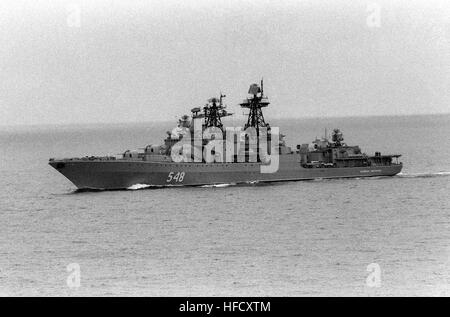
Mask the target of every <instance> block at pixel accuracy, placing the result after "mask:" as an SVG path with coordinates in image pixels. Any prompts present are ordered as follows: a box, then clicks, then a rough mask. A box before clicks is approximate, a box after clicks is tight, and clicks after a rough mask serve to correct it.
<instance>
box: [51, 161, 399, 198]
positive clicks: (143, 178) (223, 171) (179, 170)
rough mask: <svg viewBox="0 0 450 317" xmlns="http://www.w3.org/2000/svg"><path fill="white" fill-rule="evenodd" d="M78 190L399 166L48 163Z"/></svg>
mask: <svg viewBox="0 0 450 317" xmlns="http://www.w3.org/2000/svg"><path fill="white" fill-rule="evenodd" d="M49 164H50V165H51V166H52V167H54V168H55V169H57V170H58V171H59V172H60V173H62V174H63V175H64V176H65V177H67V178H68V179H69V180H70V181H71V182H72V183H73V184H74V185H75V186H76V187H77V188H79V189H107V190H111V189H124V188H129V187H131V186H133V185H138V184H142V185H151V186H195V185H207V184H239V183H248V182H275V181H296V180H310V179H317V178H351V177H373V176H393V175H396V174H398V173H399V172H400V171H401V169H402V164H392V165H383V166H368V167H347V168H335V167H329V168H304V167H302V166H301V165H300V163H299V161H298V157H297V156H296V155H281V156H280V165H279V169H278V171H277V172H276V173H268V174H265V173H261V172H260V163H212V164H205V163H173V162H153V161H142V160H136V161H133V160H106V161H102V160H87V159H79V160H54V161H50V163H49Z"/></svg>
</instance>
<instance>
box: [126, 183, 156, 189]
mask: <svg viewBox="0 0 450 317" xmlns="http://www.w3.org/2000/svg"><path fill="white" fill-rule="evenodd" d="M153 186H154V185H148V184H134V185H131V186H130V187H128V188H127V189H129V190H139V189H144V188H149V187H153Z"/></svg>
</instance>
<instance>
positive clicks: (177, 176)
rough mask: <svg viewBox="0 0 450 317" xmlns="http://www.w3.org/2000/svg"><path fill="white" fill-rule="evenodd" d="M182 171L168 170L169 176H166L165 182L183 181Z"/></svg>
mask: <svg viewBox="0 0 450 317" xmlns="http://www.w3.org/2000/svg"><path fill="white" fill-rule="evenodd" d="M184 174H185V173H184V172H177V173H175V172H170V173H169V176H167V180H166V182H167V183H170V182H172V181H173V182H175V183H177V182H178V183H181V182H182V181H183V179H184Z"/></svg>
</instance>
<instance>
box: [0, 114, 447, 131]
mask: <svg viewBox="0 0 450 317" xmlns="http://www.w3.org/2000/svg"><path fill="white" fill-rule="evenodd" d="M438 115H450V112H435V113H411V114H380V115H344V116H339V115H337V116H323V117H321V116H303V117H274V118H271V120H303V119H308V120H309V119H342V118H379V117H421V116H438ZM180 117H181V116H180ZM152 122H156V123H164V122H176V120H172V119H164V120H158V119H157V120H151V121H150V120H143V121H112V122H101V121H91V122H67V123H19V124H0V128H27V127H34V128H39V127H59V126H83V125H96V124H98V125H124V124H125V125H128V124H133V123H135V124H145V123H152Z"/></svg>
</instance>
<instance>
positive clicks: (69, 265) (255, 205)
mask: <svg viewBox="0 0 450 317" xmlns="http://www.w3.org/2000/svg"><path fill="white" fill-rule="evenodd" d="M270 122H271V125H272V126H279V127H280V129H281V130H282V132H284V133H285V134H287V137H286V140H287V143H288V144H291V145H292V146H295V145H296V144H300V143H305V142H308V141H311V140H312V139H313V138H314V137H315V136H321V135H322V134H323V129H324V128H325V127H328V131H331V129H332V128H334V127H340V128H341V130H342V131H343V133H344V137H345V140H346V142H347V143H348V144H359V145H360V146H361V148H362V150H363V151H364V152H367V153H373V152H374V151H381V152H382V153H388V152H389V153H401V154H402V155H403V156H402V158H401V161H402V162H403V163H404V169H403V171H402V173H401V174H400V175H398V176H395V177H386V178H370V179H364V178H361V179H336V180H315V181H303V182H285V183H275V184H265V185H261V184H255V185H246V186H232V185H230V186H227V185H224V186H220V187H211V186H204V187H186V188H159V189H152V188H150V189H142V190H123V191H104V192H81V193H80V192H76V191H75V187H74V186H73V185H72V184H71V183H70V182H69V181H68V180H66V179H65V178H64V177H63V176H62V175H60V174H59V173H57V172H56V171H55V170H53V169H52V168H51V167H50V166H48V165H47V162H48V158H50V157H69V156H84V155H104V154H116V153H120V152H123V151H124V150H126V149H135V148H139V147H143V146H145V145H147V144H151V143H157V142H159V141H160V140H162V138H163V137H164V136H165V131H166V130H168V129H170V128H172V126H171V124H170V123H147V124H142V123H140V124H121V125H79V126H47V127H20V128H1V129H0V146H1V149H2V155H1V160H0V179H1V182H0V216H1V222H0V295H5V296H9V295H19V296H22V295H36V296H45V295H55V296H60V295H64V296H82V295H94V296H107V295H112V296H115V295H123V296H131V295H139V296H141V295H147V296H166V295H172V296H207V295H208V296H216V295H223V296H228V295H235V296H241V295H243V296H244V295H245V296H252V295H254V296H327V295H336V296H339V295H354V296H379V295H410V296H415V295H446V296H449V295H450V198H449V192H450V191H449V190H450V137H449V136H450V115H440V116H407V117H371V118H330V119H302V120H271V121H270ZM74 263H75V264H74ZM74 267H75V268H77V267H79V271H78V270H76V269H75V271H74V270H73V268H74ZM374 268H375V269H374ZM378 268H379V270H378ZM78 272H79V275H78ZM74 274H76V275H74ZM74 276H76V277H78V276H79V282H80V283H79V284H78V283H77V282H74V281H77V279H76V278H75V280H74V279H72V278H73V277H74ZM68 280H69V281H68Z"/></svg>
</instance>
